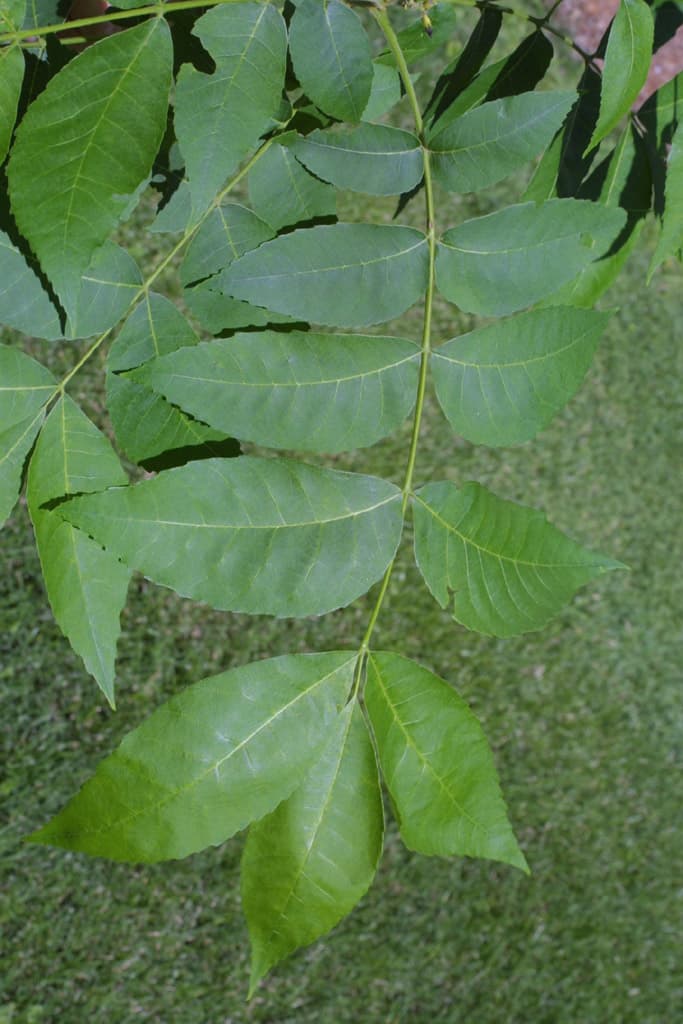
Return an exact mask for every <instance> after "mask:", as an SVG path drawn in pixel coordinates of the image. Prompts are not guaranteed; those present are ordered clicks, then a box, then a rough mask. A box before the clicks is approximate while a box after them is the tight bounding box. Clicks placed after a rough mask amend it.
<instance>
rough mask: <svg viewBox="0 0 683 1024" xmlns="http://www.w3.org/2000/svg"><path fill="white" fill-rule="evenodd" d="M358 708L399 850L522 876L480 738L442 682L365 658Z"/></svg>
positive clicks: (413, 666)
mask: <svg viewBox="0 0 683 1024" xmlns="http://www.w3.org/2000/svg"><path fill="white" fill-rule="evenodd" d="M365 704H366V708H367V712H368V716H369V718H370V723H371V725H372V731H373V733H374V734H375V741H376V744H377V753H378V755H379V761H380V765H381V767H382V774H383V776H384V778H385V780H386V783H387V788H388V789H389V792H390V794H391V799H392V801H393V805H394V807H395V810H396V814H397V816H398V823H399V827H400V829H401V838H402V839H403V842H404V843H405V844H406V846H407V847H408V848H409V849H410V850H416V851H417V852H418V853H426V854H431V855H437V856H441V857H449V856H453V855H457V856H460V857H485V858H488V859H489V860H497V861H503V863H505V864H512V865H513V867H517V868H520V869H521V870H522V871H526V872H528V870H529V869H528V867H527V863H526V860H525V858H524V854H523V853H522V851H521V850H520V849H519V846H518V845H517V840H516V839H515V836H514V833H513V831H512V828H511V826H510V822H509V821H508V817H507V813H506V809H505V803H504V801H503V797H502V794H501V792H500V786H499V784H498V776H497V774H496V768H495V765H494V762H493V755H492V753H491V749H490V747H489V745H488V743H487V741H486V737H485V735H484V732H483V730H482V728H481V725H480V724H479V722H478V721H477V719H476V718H475V716H474V715H473V714H472V712H471V711H470V709H469V708H468V706H467V704H466V703H465V702H464V700H463V699H462V698H461V697H459V696H458V694H457V693H456V692H455V691H454V690H453V689H451V687H450V686H449V685H448V683H445V682H444V681H443V679H439V677H438V676H435V675H434V674H433V673H432V672H429V671H428V670H427V669H426V668H423V667H422V665H418V664H417V663H416V662H414V661H409V660H408V658H403V657H401V656H400V655H399V654H388V653H379V654H374V653H373V654H371V655H370V658H369V660H368V679H367V685H366V687H365Z"/></svg>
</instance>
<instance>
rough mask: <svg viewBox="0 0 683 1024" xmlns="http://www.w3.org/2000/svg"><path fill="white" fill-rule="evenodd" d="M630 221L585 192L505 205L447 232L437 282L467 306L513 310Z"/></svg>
mask: <svg viewBox="0 0 683 1024" xmlns="http://www.w3.org/2000/svg"><path fill="white" fill-rule="evenodd" d="M625 222H626V213H625V212H624V211H623V210H621V209H618V208H608V207H605V206H599V205H597V204H596V203H592V202H589V201H588V200H579V199H549V200H548V201H547V202H545V203H541V204H539V205H536V204H535V203H522V204H520V205H517V206H508V207H506V208H505V209H503V210H498V211H497V212H496V213H491V214H488V215H487V216H486V217H478V218H476V219H474V220H468V221H465V222H464V223H463V224H460V225H459V226H458V227H457V228H452V229H451V230H450V231H447V232H446V234H445V235H444V236H443V240H442V242H441V243H440V244H439V251H438V254H437V259H436V280H437V285H438V287H439V289H440V291H441V292H442V294H443V295H445V297H446V298H447V299H450V300H451V302H455V303H457V305H458V306H460V308H461V309H463V310H465V311H466V312H468V313H479V314H480V315H482V316H503V315H505V314H506V313H514V312H516V311H517V310H518V309H523V308H524V307H525V306H530V305H531V304H532V303H534V302H537V301H538V300H539V299H542V298H543V297H544V296H546V295H550V294H551V293H552V292H554V291H556V290H557V289H558V288H559V287H560V286H561V285H563V284H565V282H567V281H571V280H572V279H573V278H574V277H576V275H577V274H578V273H579V271H581V270H582V268H583V267H584V266H586V264H588V263H590V262H591V261H592V260H594V259H595V258H596V257H598V256H600V255H602V253H603V252H604V251H605V250H606V249H607V247H608V246H609V244H610V242H611V241H612V240H613V239H614V238H615V236H616V235H617V234H618V232H619V230H620V229H621V228H622V227H623V226H624V224H625Z"/></svg>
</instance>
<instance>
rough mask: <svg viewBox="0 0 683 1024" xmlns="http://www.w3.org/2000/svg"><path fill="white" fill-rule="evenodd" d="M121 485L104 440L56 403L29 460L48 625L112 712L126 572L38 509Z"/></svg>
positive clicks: (52, 513)
mask: <svg viewBox="0 0 683 1024" xmlns="http://www.w3.org/2000/svg"><path fill="white" fill-rule="evenodd" d="M125 483H126V475H125V473H124V472H123V469H122V468H121V465H120V463H119V460H118V459H117V457H116V455H115V453H114V451H113V449H112V447H111V445H110V444H109V442H108V441H107V439H106V438H105V437H104V435H103V434H101V433H100V431H99V430H98V429H97V428H96V427H95V425H94V424H93V423H91V422H90V420H89V419H88V418H87V417H86V416H85V415H84V413H83V412H81V410H80V409H79V408H78V406H77V405H76V404H75V403H74V402H73V401H72V400H71V399H70V398H68V397H64V398H62V399H60V401H59V402H58V403H57V405H55V407H54V408H53V410H52V412H51V413H50V415H49V416H48V418H47V420H46V422H45V426H44V427H43V429H42V431H41V433H40V437H39V438H38V443H37V444H36V449H35V452H34V453H33V457H32V459H31V465H30V468H29V475H28V487H27V497H28V506H29V511H30V513H31V519H32V520H33V527H34V530H35V534H36V543H37V545H38V554H39V555H40V564H41V566H42V570H43V579H44V580H45V589H46V590H47V596H48V598H49V601H50V606H51V607H52V612H53V614H54V617H55V620H56V622H57V624H58V626H59V628H60V629H61V630H62V632H63V633H64V635H65V636H66V637H67V639H68V640H69V643H70V644H71V646H72V647H73V649H74V650H75V651H76V653H77V654H78V655H79V656H80V657H81V658H82V659H83V662H84V663H85V667H86V668H87V670H88V672H90V674H91V675H93V676H94V677H95V679H96V680H97V683H98V685H99V686H100V688H101V690H102V692H103V693H104V695H105V696H106V698H107V700H108V701H109V703H110V704H112V705H113V704H114V660H115V657H116V642H117V640H118V636H119V632H120V627H119V614H120V612H121V609H122V608H123V605H124V603H125V600H126V592H127V590H128V581H129V579H130V570H129V569H127V568H126V567H125V566H124V565H121V563H120V562H119V561H118V559H117V558H116V556H115V555H113V554H111V553H110V552H108V551H103V550H102V548H101V547H100V545H99V544H97V543H95V542H94V541H92V540H91V539H90V538H89V537H87V536H86V535H85V534H84V533H80V532H79V531H78V530H76V529H74V527H73V526H71V525H70V524H69V523H66V522H64V520H63V519H61V518H60V516H59V513H58V511H57V510H56V509H53V508H49V507H47V508H46V507H45V506H46V505H49V504H50V502H53V501H54V500H55V499H59V498H62V497H64V496H65V495H67V494H82V493H86V492H89V491H97V490H100V489H101V488H103V487H109V486H112V485H115V484H125Z"/></svg>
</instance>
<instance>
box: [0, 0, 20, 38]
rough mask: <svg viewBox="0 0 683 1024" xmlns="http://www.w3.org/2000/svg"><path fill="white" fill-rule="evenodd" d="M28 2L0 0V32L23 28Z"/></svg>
mask: <svg viewBox="0 0 683 1024" xmlns="http://www.w3.org/2000/svg"><path fill="white" fill-rule="evenodd" d="M25 9H26V0H0V32H7V31H10V32H11V31H12V30H13V29H18V28H21V24H22V21H23V18H24V11H25Z"/></svg>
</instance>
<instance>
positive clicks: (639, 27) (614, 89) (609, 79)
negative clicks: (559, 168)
mask: <svg viewBox="0 0 683 1024" xmlns="http://www.w3.org/2000/svg"><path fill="white" fill-rule="evenodd" d="M653 38H654V21H653V18H652V11H651V10H650V8H649V7H648V5H647V3H645V0H621V2H620V4H619V10H618V11H617V13H616V17H615V19H614V21H613V23H612V27H611V29H610V33H609V39H608V42H607V52H606V53H605V66H604V68H603V71H602V91H601V96H600V116H599V118H598V123H597V125H596V126H595V131H594V132H593V135H592V137H591V140H590V142H589V144H588V148H589V149H593V147H594V146H597V144H598V143H599V142H600V141H601V140H602V139H604V138H605V136H606V135H609V133H610V132H611V131H612V129H613V128H614V127H615V126H616V125H617V124H618V123H619V121H620V120H621V119H622V117H623V116H624V115H625V114H627V113H628V111H629V110H630V108H631V105H632V103H633V101H634V100H635V99H636V97H637V95H638V93H639V92H640V90H641V89H642V87H643V85H644V83H645V79H646V78H647V73H648V70H649V68H650V60H651V58H652V42H653Z"/></svg>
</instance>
